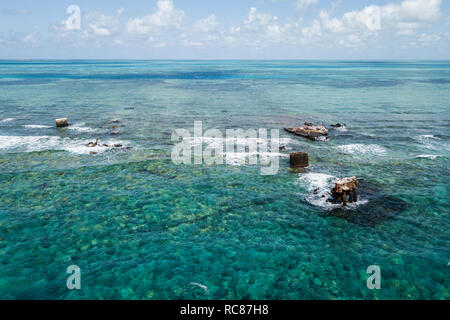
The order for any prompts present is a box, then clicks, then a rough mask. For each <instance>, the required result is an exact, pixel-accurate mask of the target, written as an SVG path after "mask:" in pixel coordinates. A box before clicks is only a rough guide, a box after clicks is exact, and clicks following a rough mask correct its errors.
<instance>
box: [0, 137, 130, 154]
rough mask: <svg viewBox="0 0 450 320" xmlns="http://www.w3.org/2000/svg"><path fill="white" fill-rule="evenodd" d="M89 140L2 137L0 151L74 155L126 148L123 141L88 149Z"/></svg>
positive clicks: (108, 142) (107, 142) (106, 142)
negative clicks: (119, 147)
mask: <svg viewBox="0 0 450 320" xmlns="http://www.w3.org/2000/svg"><path fill="white" fill-rule="evenodd" d="M89 142H90V141H89V140H84V139H71V138H60V137H57V136H0V150H2V149H3V150H8V151H13V152H37V151H45V150H55V151H67V152H71V153H74V154H89V153H90V152H96V153H103V152H106V151H108V150H111V149H113V148H114V145H118V144H120V145H122V146H124V147H126V146H127V145H126V143H125V142H123V141H104V142H102V143H99V144H98V145H97V146H96V147H87V146H86V144H87V143H89Z"/></svg>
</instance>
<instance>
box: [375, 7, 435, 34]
mask: <svg viewBox="0 0 450 320" xmlns="http://www.w3.org/2000/svg"><path fill="white" fill-rule="evenodd" d="M441 3H442V0H405V1H403V2H402V3H401V4H397V3H390V4H387V5H385V6H383V7H382V8H381V10H382V15H381V16H382V21H383V24H385V25H386V27H387V28H391V29H394V30H395V31H396V33H397V34H400V35H411V34H414V33H416V31H418V30H419V29H421V28H422V27H423V26H424V25H426V24H429V23H431V22H433V21H436V20H437V19H438V18H439V17H440V15H441V10H440V6H441Z"/></svg>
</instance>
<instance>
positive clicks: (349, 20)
mask: <svg viewBox="0 0 450 320" xmlns="http://www.w3.org/2000/svg"><path fill="white" fill-rule="evenodd" d="M296 3H297V4H299V5H300V6H301V7H306V6H311V5H314V4H317V3H318V1H317V0H303V1H297V2H296ZM340 3H341V1H340V0H337V1H336V2H333V3H332V4H331V7H330V9H329V10H325V9H322V10H321V11H320V13H319V15H318V16H317V17H316V18H315V19H313V21H312V22H311V23H310V24H309V25H303V20H302V19H301V18H299V19H297V20H292V19H290V18H285V19H280V18H279V17H278V16H276V15H273V14H271V13H267V12H261V11H259V10H258V9H256V8H254V7H253V8H251V9H250V11H249V12H248V15H247V16H246V17H245V19H244V20H243V21H242V22H241V23H239V24H236V25H232V26H228V27H225V26H222V25H221V24H219V21H218V18H217V16H216V14H210V15H208V16H207V17H205V18H203V19H200V20H197V21H194V22H193V23H192V24H190V25H188V24H186V23H185V13H184V12H183V11H182V10H180V9H179V8H177V7H176V6H175V5H174V2H173V0H159V1H158V2H157V6H156V8H155V10H154V11H153V12H151V13H150V14H148V15H143V16H141V17H132V18H130V19H129V20H128V22H127V23H125V24H122V23H121V21H120V19H121V17H122V13H123V12H124V9H123V8H120V9H119V10H117V11H116V14H115V15H113V16H107V15H104V14H101V13H89V14H87V15H84V16H83V17H82V30H81V31H74V30H68V29H67V26H66V25H65V21H62V22H61V23H60V24H59V25H56V26H53V28H54V30H55V31H57V34H58V35H59V36H60V37H66V38H67V39H69V41H71V42H72V43H77V44H86V43H92V42H93V43H95V44H96V45H101V44H117V45H122V44H125V43H133V42H134V43H135V44H137V45H138V46H140V47H145V46H146V45H151V46H153V47H155V48H163V47H167V46H174V47H177V46H178V47H204V46H208V45H209V46H221V45H222V46H230V47H234V46H236V47H239V46H247V47H251V48H254V49H261V48H266V47H275V46H285V47H295V46H298V45H304V46H312V45H314V46H320V47H327V48H331V47H344V48H353V47H363V46H369V45H374V44H378V45H383V43H379V42H378V43H377V41H378V40H379V39H383V37H391V36H397V37H398V36H399V35H401V37H399V38H402V39H403V36H407V38H405V40H404V43H408V41H409V42H411V43H412V41H411V39H409V38H408V36H411V35H415V36H416V38H417V39H414V43H416V44H417V45H419V44H429V43H433V42H434V43H435V42H437V41H444V40H443V39H445V37H443V36H442V35H437V36H436V34H435V33H433V32H431V31H430V30H426V28H427V26H429V25H431V24H432V23H433V22H435V21H437V19H439V18H440V16H441V8H440V6H441V3H442V0H428V1H426V0H403V1H400V0H399V2H392V3H388V4H386V5H384V6H377V5H370V6H366V7H363V8H360V9H359V10H352V11H349V12H345V13H343V14H341V15H340V16H336V15H335V12H336V8H338V7H339V5H340ZM441 21H442V20H441ZM27 42H28V43H32V42H33V39H32V38H31V37H30V38H29V39H28V40H27ZM149 43H150V44H149Z"/></svg>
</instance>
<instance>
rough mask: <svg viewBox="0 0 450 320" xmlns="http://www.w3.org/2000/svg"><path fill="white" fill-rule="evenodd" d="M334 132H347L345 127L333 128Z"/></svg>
mask: <svg viewBox="0 0 450 320" xmlns="http://www.w3.org/2000/svg"><path fill="white" fill-rule="evenodd" d="M334 130H336V131H341V132H347V131H348V130H347V127H346V126H341V127H334Z"/></svg>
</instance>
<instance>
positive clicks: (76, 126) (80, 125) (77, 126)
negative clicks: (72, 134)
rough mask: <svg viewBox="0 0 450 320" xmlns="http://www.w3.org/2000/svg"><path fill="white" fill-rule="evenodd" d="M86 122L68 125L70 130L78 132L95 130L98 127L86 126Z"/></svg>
mask: <svg viewBox="0 0 450 320" xmlns="http://www.w3.org/2000/svg"><path fill="white" fill-rule="evenodd" d="M85 125H86V124H85V123H84V122H83V123H75V124H73V125H70V126H68V127H67V129H69V130H73V131H78V132H95V131H97V129H95V128H90V127H86V126H85Z"/></svg>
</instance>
